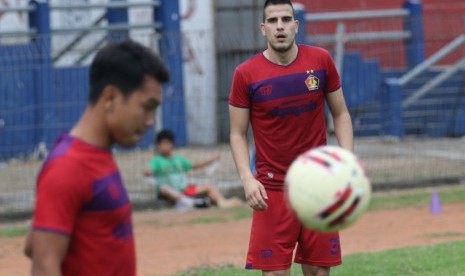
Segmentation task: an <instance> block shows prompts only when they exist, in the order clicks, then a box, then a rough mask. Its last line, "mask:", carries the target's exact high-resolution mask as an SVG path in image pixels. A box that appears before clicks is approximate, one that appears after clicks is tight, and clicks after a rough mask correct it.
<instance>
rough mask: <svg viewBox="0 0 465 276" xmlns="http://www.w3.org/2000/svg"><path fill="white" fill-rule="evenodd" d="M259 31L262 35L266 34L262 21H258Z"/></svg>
mask: <svg viewBox="0 0 465 276" xmlns="http://www.w3.org/2000/svg"><path fill="white" fill-rule="evenodd" d="M259 27H260V32H262V35H263V36H266V33H265V24H264V23H260V26H259Z"/></svg>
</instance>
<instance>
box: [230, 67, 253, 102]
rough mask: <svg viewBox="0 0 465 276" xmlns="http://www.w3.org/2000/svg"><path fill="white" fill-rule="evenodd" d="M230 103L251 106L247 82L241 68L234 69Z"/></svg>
mask: <svg viewBox="0 0 465 276" xmlns="http://www.w3.org/2000/svg"><path fill="white" fill-rule="evenodd" d="M229 104H230V105H232V106H235V107H241V108H249V107H250V98H249V95H248V93H247V83H246V82H245V80H244V75H243V73H242V71H240V70H239V68H236V70H235V71H234V76H233V81H232V85H231V91H230V93H229Z"/></svg>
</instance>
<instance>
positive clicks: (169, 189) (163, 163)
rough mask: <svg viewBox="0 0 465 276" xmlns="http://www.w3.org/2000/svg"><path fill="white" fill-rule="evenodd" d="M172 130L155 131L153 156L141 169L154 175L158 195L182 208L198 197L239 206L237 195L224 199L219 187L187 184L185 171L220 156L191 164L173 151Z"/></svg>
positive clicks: (224, 206)
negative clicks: (144, 167)
mask: <svg viewBox="0 0 465 276" xmlns="http://www.w3.org/2000/svg"><path fill="white" fill-rule="evenodd" d="M174 141H175V137H174V133H173V132H172V131H170V130H162V131H160V132H159V133H158V134H157V137H156V141H155V147H156V149H157V152H158V155H156V156H155V157H154V158H153V159H152V160H151V161H150V163H149V164H148V168H147V169H146V170H145V171H144V175H145V176H153V177H155V178H156V185H157V190H158V192H159V195H160V196H161V197H164V198H166V199H168V200H170V201H171V202H173V203H174V204H175V206H176V208H177V209H179V210H186V209H190V208H193V207H194V206H196V205H197V204H201V205H202V203H198V201H197V200H198V199H196V197H198V196H206V197H207V198H208V199H210V200H211V202H212V203H213V204H215V205H217V206H218V207H220V208H231V207H237V206H240V205H242V201H241V200H240V199H239V198H236V197H233V198H230V199H226V198H224V197H223V195H222V194H221V193H220V192H219V190H218V189H217V188H216V187H215V186H213V185H211V184H199V185H196V184H188V183H187V181H186V173H187V172H189V171H190V170H192V169H193V170H196V169H201V168H204V167H207V166H209V165H211V164H213V163H214V162H216V161H217V160H219V158H220V155H219V154H217V155H215V156H214V157H213V158H210V159H208V160H205V161H203V162H197V163H192V162H191V161H190V160H188V159H186V158H184V157H182V156H180V155H176V154H174Z"/></svg>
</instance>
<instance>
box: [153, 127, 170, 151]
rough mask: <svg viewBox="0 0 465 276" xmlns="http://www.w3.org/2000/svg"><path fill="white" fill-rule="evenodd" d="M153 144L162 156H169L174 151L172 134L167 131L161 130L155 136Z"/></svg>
mask: <svg viewBox="0 0 465 276" xmlns="http://www.w3.org/2000/svg"><path fill="white" fill-rule="evenodd" d="M155 143H156V147H157V150H158V152H159V153H160V154H161V155H162V156H171V154H172V153H173V149H174V133H173V132H172V131H171V130H168V129H164V130H161V131H160V132H158V134H157V137H156V140H155Z"/></svg>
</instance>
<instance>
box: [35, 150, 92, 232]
mask: <svg viewBox="0 0 465 276" xmlns="http://www.w3.org/2000/svg"><path fill="white" fill-rule="evenodd" d="M81 175H85V173H84V172H83V170H82V169H81V167H80V166H79V164H78V163H77V162H75V161H73V160H68V159H63V158H60V159H56V160H54V161H53V162H52V163H51V164H48V165H47V166H46V167H44V170H43V171H42V173H41V174H40V176H39V179H38V184H37V191H36V205H35V210H34V219H33V229H34V230H42V231H50V232H56V233H59V234H65V235H70V234H71V233H72V230H73V228H74V225H75V222H76V219H77V216H78V214H79V212H80V210H81V209H82V207H83V206H84V205H85V204H86V203H87V202H88V201H89V200H90V199H91V191H90V190H88V189H90V187H88V186H86V182H85V179H83V178H82V177H79V176H81Z"/></svg>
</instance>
